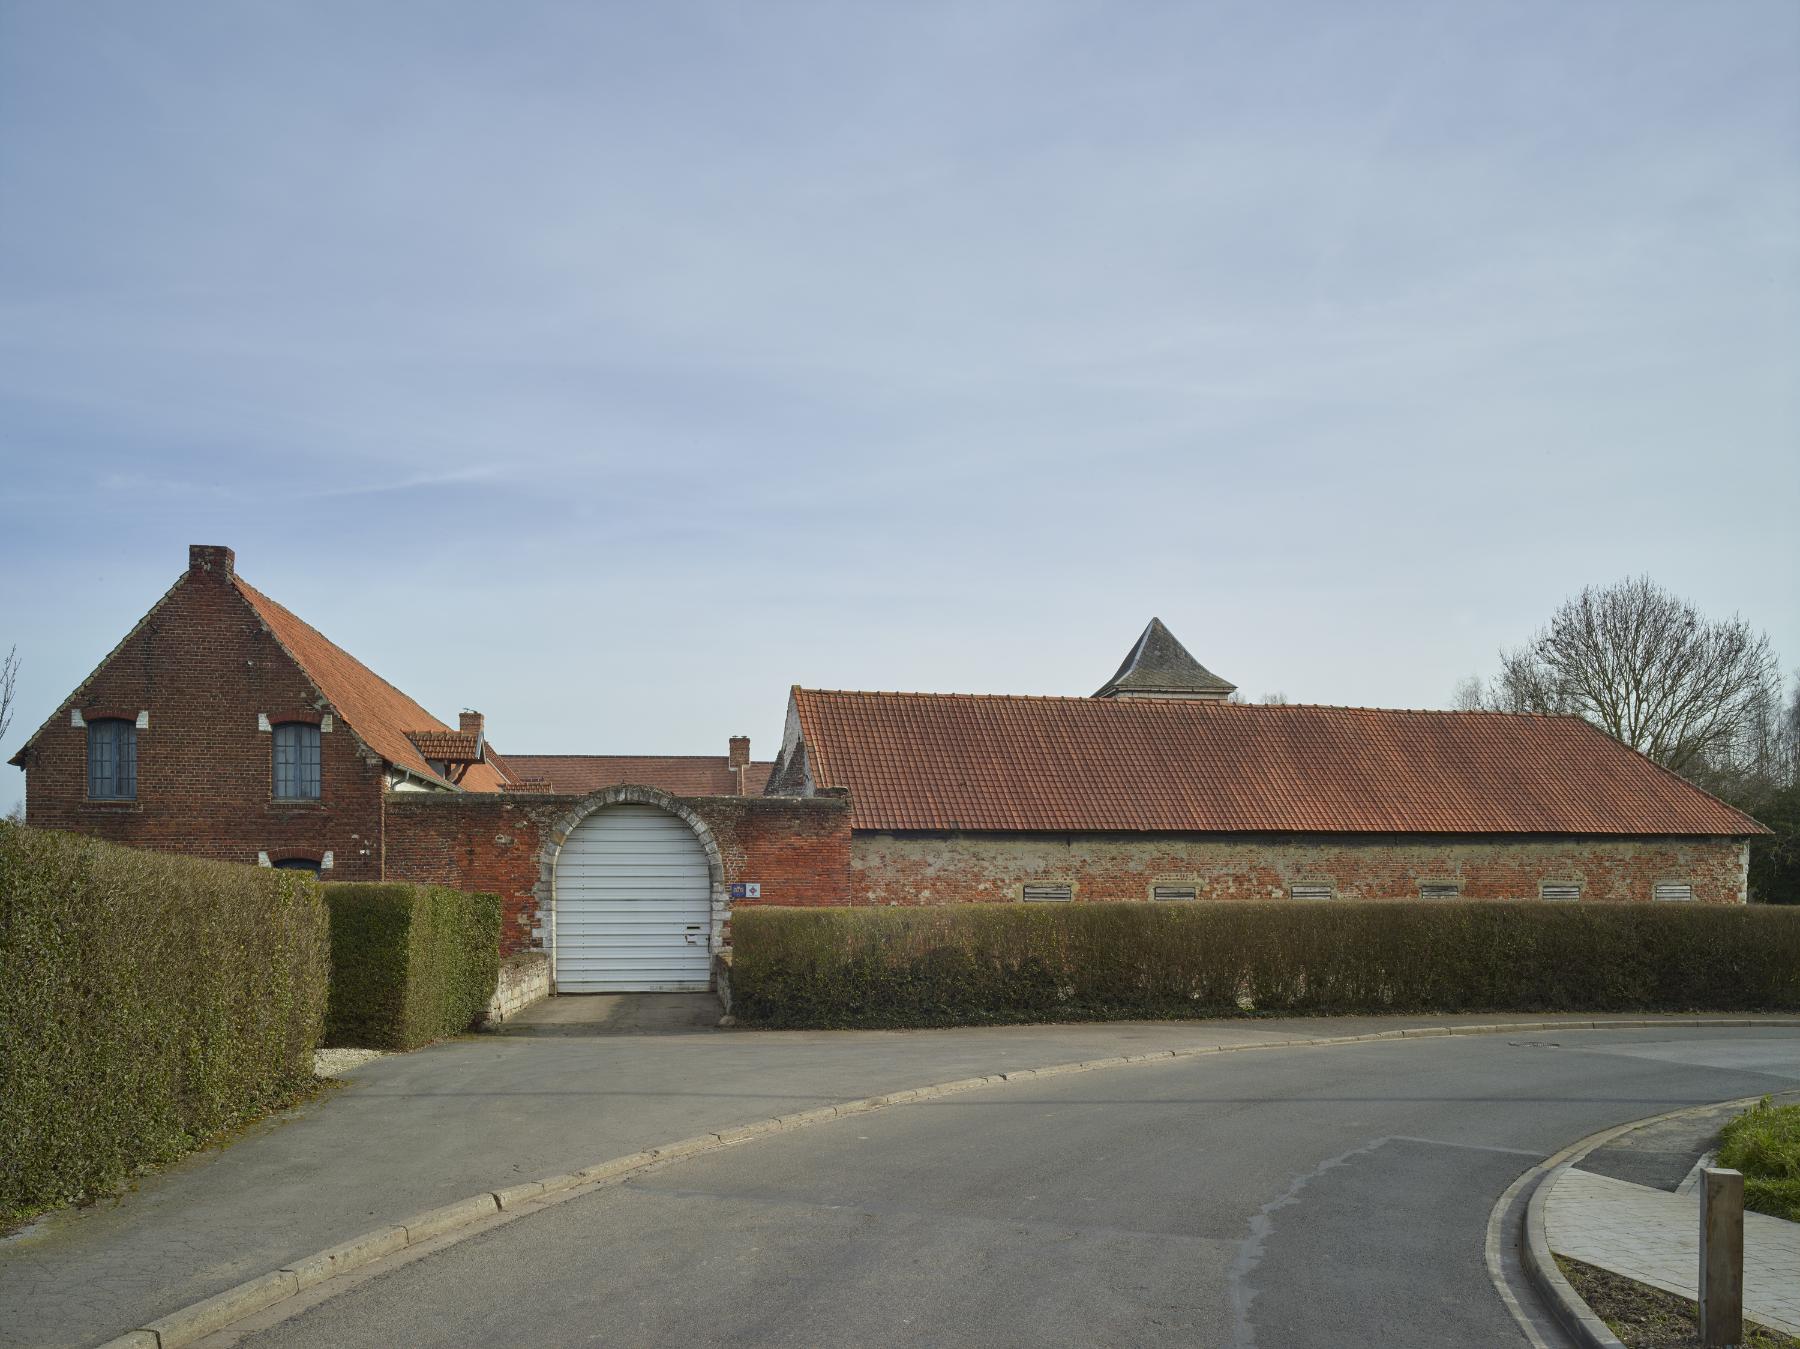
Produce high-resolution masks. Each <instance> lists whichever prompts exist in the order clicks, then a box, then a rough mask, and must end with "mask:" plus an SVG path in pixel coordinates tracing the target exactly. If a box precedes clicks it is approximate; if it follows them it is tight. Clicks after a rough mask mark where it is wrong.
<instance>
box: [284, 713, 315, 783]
mask: <svg viewBox="0 0 1800 1349" xmlns="http://www.w3.org/2000/svg"><path fill="white" fill-rule="evenodd" d="M275 799H276V800H277V801H317V800H318V799H319V728H318V727H317V726H315V725H313V724H311V723H310V722H305V721H283V722H280V723H278V724H277V725H276V726H275Z"/></svg>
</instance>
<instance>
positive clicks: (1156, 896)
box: [1150, 885, 1200, 903]
mask: <svg viewBox="0 0 1800 1349" xmlns="http://www.w3.org/2000/svg"><path fill="white" fill-rule="evenodd" d="M1199 893H1200V891H1199V889H1198V888H1197V887H1195V886H1192V885H1153V886H1151V887H1150V898H1151V899H1153V900H1158V901H1162V902H1165V903H1166V902H1170V901H1179V900H1183V899H1195V898H1197V897H1198V896H1199Z"/></svg>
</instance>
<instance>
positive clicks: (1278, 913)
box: [732, 901, 1800, 1026]
mask: <svg viewBox="0 0 1800 1349" xmlns="http://www.w3.org/2000/svg"><path fill="white" fill-rule="evenodd" d="M732 932H733V948H734V951H733V969H732V1010H733V1012H734V1014H735V1015H736V1016H737V1017H738V1018H739V1019H740V1020H741V1021H743V1022H746V1023H751V1024H758V1025H764V1026H952V1025H980V1024H995V1023H1005V1022H1024V1021H1091V1020H1114V1019H1135V1018H1161V1017H1197V1016H1238V1015H1245V1014H1270V1013H1287V1014H1328V1013H1355V1012H1365V1013H1366V1012H1393V1013H1404V1012H1476V1011H1482V1012H1498V1011H1510V1012H1620V1011H1701V1010H1704V1011H1736V1010H1746V1009H1755V1010H1768V1011H1774V1010H1793V1009H1797V1008H1800V912H1796V911H1793V910H1783V909H1774V908H1760V907H1756V908H1737V907H1732V908H1711V907H1700V906H1686V905H1683V906H1676V905H1668V904H1657V905H1651V904H1595V903H1587V904H1579V903H1578V904H1546V903H1543V902H1542V901H1535V902H1519V903H1497V902H1478V901H1466V902H1455V901H1428V902H1413V903H1405V902H1361V903H1359V902H1349V901H1334V902H1330V903H1299V904H1295V903H1282V902H1259V903H1202V904H1132V903H1108V904H1063V905H1038V904H1031V905H1023V904H970V905H954V906H950V905H946V906H942V907H933V908H915V909H900V908H886V909H779V908H760V907H758V908H750V907H746V908H741V909H739V910H737V911H736V912H735V913H734V914H733V915H732Z"/></svg>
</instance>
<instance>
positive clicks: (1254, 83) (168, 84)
mask: <svg viewBox="0 0 1800 1349" xmlns="http://www.w3.org/2000/svg"><path fill="white" fill-rule="evenodd" d="M1797 68H1800V5H1796V4H1793V3H1791V0H1775V2H1774V3H1767V4H1758V3H1750V2H1749V0H1714V2H1712V3H1702V2H1701V0H1690V2H1688V3H1679V4H1659V3H1654V2H1653V0H1621V2H1620V3H1599V2H1597V0H1574V2H1573V3H1572V2H1571V0H1556V2H1555V3H1546V4H1528V3H1518V2H1517V0H1506V2H1505V3H1495V4H1479V3H1471V2H1470V0H1460V2H1459V3H1457V4H1454V5H1446V4H1440V3H1429V4H1419V5H1396V4H1375V3H1359V4H1355V5H1346V4H1342V3H1336V2H1335V0H1334V2H1333V3H1319V4H1302V3H1294V2H1292V0H1289V2H1287V3H1255V4H1250V3H1246V4H1203V3H1189V4H1158V3H1143V4H1129V5H1123V4H1118V3H1110V4H1108V3H1094V4H1057V3H1050V2H1049V0H1043V2H1040V3H1021V4H1002V3H987V2H981V0H967V2H965V3H961V4H954V5H929V4H905V5H900V4H867V5H859V4H851V3H843V2H841V0H839V2H836V3H821V4H814V5H802V4H788V3H779V0H777V2H776V3H757V4H750V3H744V4H734V5H704V4H681V3H671V4H658V5H625V4H597V3H589V2H588V0H582V2H580V3H518V2H515V3H508V4H505V5H496V4H491V3H449V2H448V0H432V2H431V3H424V2H423V0H420V2H419V3H401V2H399V0H385V2H384V3H379V4H369V3H366V2H365V0H355V3H320V2H319V0H312V2H311V3H307V4H292V3H246V2H244V0H234V3H232V4H229V5H226V4H216V3H208V4H183V3H176V2H175V0H159V3H157V4H155V5H146V4H143V3H141V2H139V0H120V2H118V3H99V2H97V0H88V2H85V3H82V4H78V5H76V4H68V3H66V2H65V0H43V2H42V3H36V2H34V0H0V454H3V455H4V457H5V465H4V467H5V473H4V478H3V480H0V481H3V482H4V500H3V501H0V531H3V533H0V648H3V647H4V646H5V645H6V644H9V643H11V642H15V641H16V642H17V643H18V645H19V649H20V654H21V656H22V658H23V660H24V663H25V669H24V679H23V681H22V687H21V706H20V709H19V712H18V715H17V718H16V721H15V724H14V727H13V731H12V734H11V735H10V736H9V737H8V739H7V742H6V744H5V745H4V746H3V747H0V754H9V753H11V752H12V750H13V749H14V748H16V747H17V745H18V743H19V742H20V740H21V739H22V738H23V737H24V736H25V735H27V734H29V733H30V731H31V730H32V729H34V728H35V727H36V725H37V724H38V723H39V722H40V721H41V720H42V719H43V718H44V717H45V716H46V715H47V714H48V713H49V712H50V711H51V710H52V708H53V707H54V706H55V704H56V702H57V701H58V700H59V699H60V698H62V697H63V696H64V695H65V694H66V693H67V692H68V690H69V689H70V688H71V687H73V685H74V684H75V683H77V682H78V681H79V680H80V679H81V678H82V676H84V675H85V674H86V673H87V671H88V670H89V669H90V668H91V667H92V666H93V664H94V663H95V662H96V661H97V660H98V659H99V658H100V656H101V655H103V654H104V653H105V651H106V650H107V649H108V648H109V647H110V646H111V645H112V644H113V642H114V641H116V640H117V639H118V637H119V636H120V635H121V634H122V633H123V632H124V630H125V629H126V628H127V627H128V626H129V625H130V624H131V622H132V621H133V620H135V619H136V618H137V617H138V616H139V614H141V613H142V612H143V610H144V609H145V608H147V607H148V606H149V604H150V603H151V602H152V601H153V600H154V599H155V597H156V596H157V595H158V594H160V593H161V592H162V590H163V589H164V588H165V587H166V586H167V585H168V584H169V582H170V581H171V580H173V579H174V577H175V576H176V575H177V574H178V573H179V572H180V570H181V568H182V567H183V565H184V563H185V556H186V554H185V550H186V546H187V544H188V543H190V542H209V543H225V544H230V545H232V546H233V547H235V548H236V549H237V552H238V561H239V569H240V571H241V572H242V573H243V574H244V575H245V576H246V577H248V578H249V579H250V580H251V581H252V582H254V583H255V584H256V585H258V586H259V587H261V588H263V589H264V590H266V591H268V592H269V593H271V594H272V595H274V596H275V597H276V598H278V599H280V600H281V601H282V602H284V603H286V604H287V605H289V606H290V607H291V608H293V609H295V610H296V611H297V612H299V613H300V614H301V615H303V616H304V617H306V618H307V619H309V620H310V621H311V622H313V623H314V624H316V625H317V626H318V627H320V628H321V629H322V630H323V631H324V632H325V633H326V634H327V635H329V636H331V637H332V638H334V639H335V640H337V641H339V642H340V643H342V644H343V645H345V646H346V647H348V648H349V649H350V650H351V651H353V652H354V653H356V654H357V655H358V656H360V657H361V658H362V659H364V660H365V661H367V662H368V663H369V664H371V665H373V666H374V667H375V668H376V669H377V670H379V671H380V672H381V673H382V674H384V675H386V676H387V677H388V678H389V679H391V680H393V681H394V682H395V683H397V684H399V685H401V686H402V687H404V688H405V689H407V690H408V691H409V692H411V693H412V694H414V695H415V696H416V697H418V698H419V699H420V700H421V701H423V702H425V703H426V704H427V705H428V706H430V707H431V708H432V709H433V710H434V711H436V712H438V713H439V715H441V716H445V717H451V718H453V717H454V715H455V713H456V710H457V709H458V708H459V707H461V706H476V707H480V708H481V709H482V710H483V711H485V712H487V713H488V715H489V726H490V730H491V734H492V736H493V738H494V740H495V742H496V744H498V745H499V746H500V747H501V748H502V749H503V750H505V749H512V750H516V751H538V752H545V751H593V752H621V753H623V752H689V753H694V752H720V751H722V750H723V746H724V741H725V737H726V736H727V735H728V734H730V733H732V732H739V731H742V732H748V733H750V734H751V735H752V736H753V737H754V739H755V742H756V749H757V752H758V755H759V757H761V756H766V755H768V754H769V753H770V752H772V750H773V749H774V748H775V742H776V739H777V737H778V735H779V731H780V725H781V714H782V707H783V702H784V698H785V693H786V689H787V686H788V685H789V684H790V683H794V682H800V683H807V684H815V685H823V686H828V687H865V688H904V689H933V690H961V691H973V692H1004V691H1013V692H1034V693H1077V694H1085V693H1089V692H1091V691H1092V690H1093V689H1094V688H1095V687H1097V686H1098V685H1099V684H1100V683H1101V682H1102V681H1103V680H1104V679H1105V678H1106V677H1107V676H1108V675H1110V674H1111V672H1112V670H1113V667H1114V665H1115V664H1116V663H1117V662H1118V660H1119V658H1120V656H1121V655H1122V654H1123V652H1124V651H1125V649H1126V648H1127V647H1128V646H1129V645H1130V643H1131V641H1132V640H1133V639H1134V638H1135V637H1136V635H1137V633H1138V630H1139V629H1140V628H1141V627H1142V626H1143V624H1144V622H1145V621H1146V620H1147V619H1148V618H1149V617H1150V615H1151V614H1160V615H1161V616H1162V617H1163V619H1164V620H1165V621H1167V622H1168V623H1169V625H1170V626H1171V627H1172V628H1173V630H1174V631H1175V632H1176V634H1177V635H1178V636H1180V637H1181V638H1182V640H1183V641H1184V642H1186V643H1187V644H1188V646H1189V647H1190V648H1191V649H1192V650H1193V651H1194V653H1195V654H1196V655H1197V656H1199V657H1200V659H1202V660H1203V661H1205V662H1206V663H1207V664H1208V665H1210V666H1212V667H1213V668H1214V669H1216V670H1217V671H1218V672H1220V673H1221V674H1223V675H1225V676H1226V677H1228V678H1230V679H1233V680H1235V681H1236V682H1237V683H1239V684H1240V685H1242V686H1243V687H1244V689H1245V690H1246V692H1248V693H1249V694H1251V695H1252V696H1254V695H1256V694H1259V693H1262V692H1264V691H1268V690H1275V689H1279V690H1284V691H1286V692H1287V693H1288V694H1289V695H1291V696H1292V697H1294V698H1296V699H1300V700H1305V701H1318V702H1340V703H1359V704H1376V705H1401V706H1434V705H1437V706H1441V705H1444V704H1445V703H1446V702H1447V700H1448V698H1449V696H1450V693H1451V689H1452V687H1453V685H1454V684H1455V682H1456V681H1457V679H1458V678H1460V677H1461V676H1463V675H1465V674H1469V673H1472V672H1475V671H1486V670H1488V669H1491V667H1492V665H1493V655H1494V651H1495V648H1496V647H1498V646H1499V645H1501V644H1502V643H1510V642H1514V641H1517V640H1519V639H1520V638H1522V637H1523V636H1525V635H1526V634H1527V633H1528V632H1529V630H1530V629H1531V628H1532V627H1533V626H1535V625H1536V624H1537V623H1538V622H1540V621H1541V620H1542V619H1543V618H1544V617H1546V616H1547V615H1548V613H1549V612H1550V610H1551V609H1552V608H1553V607H1554V606H1555V605H1556V604H1557V603H1558V601H1560V600H1561V599H1562V598H1563V597H1564V596H1565V595H1566V594H1568V593H1570V592H1572V591H1574V590H1576V589H1579V588H1580V586H1581V585H1583V584H1584V583H1587V582H1605V581H1610V580H1613V579H1616V578H1618V577H1621V576H1624V575H1626V574H1629V573H1635V572H1640V571H1647V572H1648V573H1650V574H1651V575H1652V576H1654V577H1655V578H1657V579H1658V580H1660V581H1661V582H1662V583H1664V584H1665V585H1667V586H1669V587H1670V588H1672V589H1674V590H1676V591H1678V592H1680V593H1682V594H1684V595H1687V596H1689V597H1691V598H1692V599H1694V600H1696V601H1697V602H1698V603H1700V604H1701V605H1702V606H1703V607H1704V608H1706V609H1707V610H1709V611H1712V612H1715V613H1720V614H1725V613H1730V612H1733V611H1736V612H1741V613H1742V614H1743V615H1744V616H1745V617H1746V618H1748V619H1749V620H1750V621H1751V622H1753V623H1755V624H1756V625H1758V626H1760V627H1763V628H1766V629H1767V630H1768V631H1769V632H1770V633H1771V635H1772V636H1773V637H1774V639H1775V641H1776V643H1777V645H1778V647H1779V649H1780V651H1781V653H1782V656H1783V658H1784V661H1785V662H1786V664H1787V666H1788V667H1789V668H1791V667H1793V666H1794V665H1795V664H1796V663H1800V544H1797V543H1796V541H1795V533H1794V525H1795V521H1796V519H1797V518H1800V510H1797V508H1800V93H1797V92H1796V85H1795V81H1794V78H1793V72H1794V71H1795V70H1796V69H1797ZM5 774H6V776H5V777H4V778H3V779H0V805H4V804H6V803H8V802H10V801H11V800H12V799H14V798H16V796H17V794H18V783H19V775H18V774H17V773H16V771H15V770H11V769H7V770H5Z"/></svg>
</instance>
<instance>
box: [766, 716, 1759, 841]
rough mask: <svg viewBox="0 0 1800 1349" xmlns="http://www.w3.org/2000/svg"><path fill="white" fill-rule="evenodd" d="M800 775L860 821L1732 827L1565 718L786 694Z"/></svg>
mask: <svg viewBox="0 0 1800 1349" xmlns="http://www.w3.org/2000/svg"><path fill="white" fill-rule="evenodd" d="M794 696H795V709H796V715H797V718H798V720H799V723H800V728H801V733H802V738H803V740H804V743H805V745H806V751H807V754H808V761H809V763H810V765H811V766H812V768H813V770H814V774H815V779H814V780H815V782H816V783H817V785H819V786H821V787H823V786H827V785H829V786H834V787H843V788H847V789H848V790H849V792H850V796H851V802H852V812H851V827H852V828H853V829H856V830H862V831H873V832H893V831H904V832H912V831H918V832H944V831H950V832H957V831H971V832H972V831H979V832H1000V833H1027V832H1029V833H1068V832H1085V833H1268V832H1278V833H1317V834H1363V835H1369V834H1422V835H1435V836H1449V835H1482V834H1492V835H1508V836H1515V837H1517V836H1524V835H1560V836H1585V837H1659V836H1660V837H1705V838H1745V837H1750V836H1753V835H1757V834H1761V833H1764V832H1766V831H1765V829H1764V827H1763V826H1762V825H1760V824H1758V823H1757V822H1756V821H1755V820H1753V819H1751V818H1750V817H1749V816H1747V815H1745V814H1743V813H1742V812H1741V811H1738V810H1736V809H1734V808H1733V807H1731V806H1728V805H1726V804H1725V803H1724V802H1722V801H1719V800H1718V799H1717V798H1715V797H1712V796H1709V795H1707V794H1706V793H1704V792H1702V791H1701V790H1700V789H1698V788H1696V787H1694V786H1693V785H1692V784H1690V783H1687V782H1685V781H1683V780H1682V779H1681V778H1679V777H1677V776H1676V775H1674V774H1671V773H1669V772H1668V771H1667V770H1666V769H1662V768H1661V767H1659V766H1657V765H1654V764H1652V763H1650V761H1649V760H1647V759H1645V758H1644V757H1643V756H1642V755H1640V754H1638V753H1637V752H1636V751H1635V750H1631V749H1629V748H1627V747H1625V746H1623V745H1620V744H1619V743H1618V742H1616V741H1614V740H1612V739H1611V738H1610V737H1608V736H1605V735H1604V734H1602V733H1600V732H1598V731H1597V730H1595V729H1594V728H1593V727H1591V726H1588V725H1587V724H1586V723H1585V722H1580V721H1578V720H1577V719H1574V718H1547V717H1509V716H1507V715H1505V714H1499V713H1460V712H1427V711H1407V710H1400V709H1382V708H1331V707H1318V706H1309V705H1293V706H1285V707H1283V706H1275V707H1262V706H1240V705H1232V704H1226V703H1218V702H1195V701H1180V700H1174V701H1164V700H1153V699H1144V700H1118V701H1115V700H1094V699H1085V698H1025V697H1014V696H1007V695H968V694H900V693H859V692H844V691H831V690H810V689H801V690H796V693H795V695H794Z"/></svg>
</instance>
